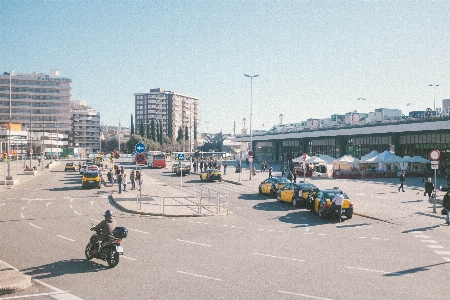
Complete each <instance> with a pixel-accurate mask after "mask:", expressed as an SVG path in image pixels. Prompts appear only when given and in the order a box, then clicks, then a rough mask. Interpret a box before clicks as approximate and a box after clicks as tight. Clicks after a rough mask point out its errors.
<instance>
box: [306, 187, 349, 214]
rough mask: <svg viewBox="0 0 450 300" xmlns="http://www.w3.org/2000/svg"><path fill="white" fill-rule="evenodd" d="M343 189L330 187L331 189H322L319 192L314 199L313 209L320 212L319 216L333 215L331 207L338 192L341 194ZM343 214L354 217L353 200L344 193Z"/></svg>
mask: <svg viewBox="0 0 450 300" xmlns="http://www.w3.org/2000/svg"><path fill="white" fill-rule="evenodd" d="M340 192H341V190H339V189H330V190H320V191H318V192H317V194H316V197H315V199H314V208H313V210H314V211H315V212H316V213H318V214H319V217H320V218H322V219H324V218H326V217H332V216H333V212H332V209H331V203H332V200H333V198H334V196H335V195H336V194H339V193H340ZM342 215H344V216H346V217H347V219H351V218H352V217H353V202H352V201H350V199H349V198H348V196H347V194H345V193H344V202H343V203H342Z"/></svg>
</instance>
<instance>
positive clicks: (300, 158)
mask: <svg viewBox="0 0 450 300" xmlns="http://www.w3.org/2000/svg"><path fill="white" fill-rule="evenodd" d="M310 158H311V156H309V155H308V154H306V160H308V159H310ZM292 161H293V162H296V163H302V162H303V157H302V156H299V157H297V158H294V159H292Z"/></svg>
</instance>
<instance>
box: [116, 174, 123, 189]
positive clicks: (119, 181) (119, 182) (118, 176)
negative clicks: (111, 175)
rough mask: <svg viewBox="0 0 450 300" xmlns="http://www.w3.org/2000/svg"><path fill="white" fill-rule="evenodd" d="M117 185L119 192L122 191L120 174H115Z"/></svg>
mask: <svg viewBox="0 0 450 300" xmlns="http://www.w3.org/2000/svg"><path fill="white" fill-rule="evenodd" d="M117 185H118V186H119V194H120V193H122V174H120V173H119V174H118V175H117Z"/></svg>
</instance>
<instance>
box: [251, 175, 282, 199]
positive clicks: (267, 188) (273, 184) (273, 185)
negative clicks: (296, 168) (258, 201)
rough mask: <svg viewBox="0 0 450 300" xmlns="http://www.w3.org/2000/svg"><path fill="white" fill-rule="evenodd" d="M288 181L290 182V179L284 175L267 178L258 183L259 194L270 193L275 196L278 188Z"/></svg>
mask: <svg viewBox="0 0 450 300" xmlns="http://www.w3.org/2000/svg"><path fill="white" fill-rule="evenodd" d="M288 183H290V181H289V180H287V179H286V178H285V177H272V178H267V179H266V180H264V181H262V182H261V183H260V184H259V187H258V191H259V193H260V194H266V195H270V196H272V197H274V198H275V197H276V196H277V192H278V190H279V189H281V188H283V187H284V186H285V185H286V184H288Z"/></svg>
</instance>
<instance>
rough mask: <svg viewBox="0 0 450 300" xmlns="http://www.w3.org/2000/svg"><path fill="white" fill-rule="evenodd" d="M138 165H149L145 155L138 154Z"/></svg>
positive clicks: (136, 159)
mask: <svg viewBox="0 0 450 300" xmlns="http://www.w3.org/2000/svg"><path fill="white" fill-rule="evenodd" d="M135 161H136V164H138V165H146V164H147V157H146V156H145V154H143V153H139V154H136V158H135Z"/></svg>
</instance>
